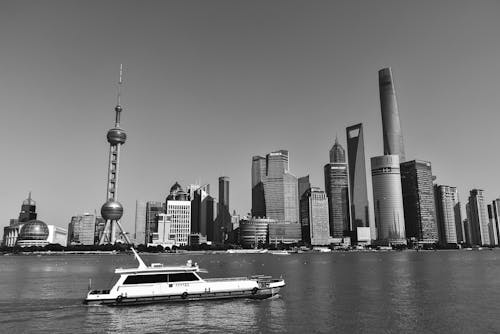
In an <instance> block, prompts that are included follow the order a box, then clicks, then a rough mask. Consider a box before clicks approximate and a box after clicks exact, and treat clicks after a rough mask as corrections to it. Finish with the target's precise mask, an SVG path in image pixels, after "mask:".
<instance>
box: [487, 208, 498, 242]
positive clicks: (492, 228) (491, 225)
mask: <svg viewBox="0 0 500 334" xmlns="http://www.w3.org/2000/svg"><path fill="white" fill-rule="evenodd" d="M494 204H495V201H493V204H488V221H489V222H488V233H489V235H490V246H497V245H498V234H497V229H496V221H495V212H494V209H493V205H494Z"/></svg>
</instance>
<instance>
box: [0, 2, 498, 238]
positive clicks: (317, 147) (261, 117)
mask: <svg viewBox="0 0 500 334" xmlns="http://www.w3.org/2000/svg"><path fill="white" fill-rule="evenodd" d="M120 63H123V64H124V86H123V95H122V105H123V108H124V111H123V113H122V127H123V128H124V129H125V130H126V131H127V134H128V141H127V143H126V144H125V146H124V147H123V150H122V155H121V166H120V168H121V170H120V179H119V193H118V197H119V200H120V201H121V202H122V204H123V205H124V208H125V214H124V218H123V220H122V222H123V223H124V226H125V228H126V229H127V230H128V231H129V232H131V233H133V225H134V214H135V201H136V200H137V199H140V200H164V199H165V196H166V195H167V193H168V191H169V189H170V186H171V185H172V184H173V183H174V182H175V181H179V183H181V185H182V186H184V187H185V186H186V185H187V184H189V183H195V182H196V181H199V182H201V183H202V184H204V183H210V184H211V192H212V195H213V196H215V197H217V178H218V177H219V176H222V175H227V176H229V177H230V178H231V189H230V207H231V210H232V209H236V210H237V211H238V212H239V213H241V214H244V213H246V212H249V211H250V207H251V189H250V181H251V180H250V168H251V158H252V156H253V155H256V154H262V155H264V154H266V153H268V152H271V151H273V150H277V149H288V150H289V151H290V168H291V171H292V173H294V174H296V175H297V176H303V175H306V174H310V175H311V180H312V183H313V185H316V186H320V187H321V188H324V181H323V165H324V164H325V163H327V162H328V151H329V149H330V147H331V146H332V145H333V143H334V139H335V135H336V134H338V136H339V141H340V143H341V144H342V145H343V146H344V147H345V128H346V126H349V125H352V124H355V123H358V122H362V123H363V124H364V128H365V147H366V154H367V163H368V164H369V158H370V157H372V156H376V155H381V154H382V153H383V152H382V133H381V131H382V130H381V128H382V127H381V116H380V103H379V97H378V76H377V72H378V70H379V69H381V68H383V67H386V66H391V67H392V69H393V74H394V80H395V87H396V94H397V98H398V103H399V111H400V117H401V123H402V129H403V135H404V141H405V149H406V155H407V158H408V159H414V158H418V159H423V160H429V161H431V162H432V166H433V172H434V174H435V175H436V176H437V181H438V182H439V183H442V184H448V185H455V186H458V187H459V191H460V196H461V199H462V201H465V200H466V199H467V197H468V191H469V190H470V189H471V188H473V187H479V188H482V189H484V190H485V191H486V195H487V198H488V200H491V199H493V198H496V197H498V196H499V195H500V177H499V172H498V170H499V166H500V155H499V154H498V151H499V149H498V147H499V145H498V143H499V131H498V128H499V125H500V2H499V1H486V0H485V1H462V0H450V1H441V0H432V1H430V0H429V1H420V0H419V1H417V0H415V1H401V0H395V1H374V0H365V1H330V0H328V1H314V0H313V1H310V0H307V1H306V0H302V1H291V0H284V1H279V0H271V1H269V0H262V1H258V0H257V1H255V0H252V1H250V0H247V1H238V0H227V1H215V0H213V1H209V0H200V1H186V0H182V1H181V0H179V1H125V0H121V1H111V0H110V1H100V0H99V1H83V0H81V1H71V0H59V1H52V0H44V1H34V0H33V1H24V0H12V1H6V0H0V152H1V167H0V171H1V172H0V225H1V226H4V225H8V223H9V218H17V216H18V214H19V210H20V206H21V202H22V201H23V199H25V198H26V197H27V195H28V192H29V191H32V192H33V198H34V199H35V200H36V201H37V205H38V208H37V210H38V213H39V218H40V219H41V220H43V221H45V222H46V223H48V224H55V225H58V226H62V227H67V224H68V222H69V221H70V218H71V216H72V215H75V214H78V213H83V212H93V211H94V209H97V210H98V211H99V210H100V207H101V205H102V204H103V203H104V201H105V197H106V178H107V164H108V150H109V147H108V144H107V141H106V132H107V130H108V129H109V128H110V127H112V126H113V122H114V106H115V104H116V82H117V80H118V70H119V64H120ZM367 169H369V166H367ZM369 192H371V188H370V189H369Z"/></svg>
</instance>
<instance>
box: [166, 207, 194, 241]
mask: <svg viewBox="0 0 500 334" xmlns="http://www.w3.org/2000/svg"><path fill="white" fill-rule="evenodd" d="M166 212H167V213H166V214H160V215H159V219H158V226H159V229H158V230H159V233H158V234H160V232H161V231H160V230H161V229H160V226H161V227H162V228H164V227H165V224H169V228H168V231H167V232H166V233H164V235H168V238H169V239H170V240H173V241H174V245H175V246H185V245H188V243H189V235H190V234H191V202H190V201H188V200H168V201H167V211H166ZM162 223H163V224H162Z"/></svg>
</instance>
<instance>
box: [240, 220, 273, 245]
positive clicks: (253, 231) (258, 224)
mask: <svg viewBox="0 0 500 334" xmlns="http://www.w3.org/2000/svg"><path fill="white" fill-rule="evenodd" d="M275 222H276V221H275V220H274V219H267V218H255V217H254V218H250V219H242V220H240V227H239V230H240V233H239V240H240V245H241V246H243V247H245V248H257V247H259V245H264V244H266V243H267V242H268V233H269V224H273V223H275Z"/></svg>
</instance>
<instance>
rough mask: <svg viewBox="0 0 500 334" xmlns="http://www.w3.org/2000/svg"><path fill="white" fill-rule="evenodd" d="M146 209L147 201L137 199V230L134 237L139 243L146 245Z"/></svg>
mask: <svg viewBox="0 0 500 334" xmlns="http://www.w3.org/2000/svg"><path fill="white" fill-rule="evenodd" d="M146 210H147V205H146V202H145V201H135V229H134V230H135V232H134V239H135V242H136V243H137V244H144V245H146V244H147V242H146Z"/></svg>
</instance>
